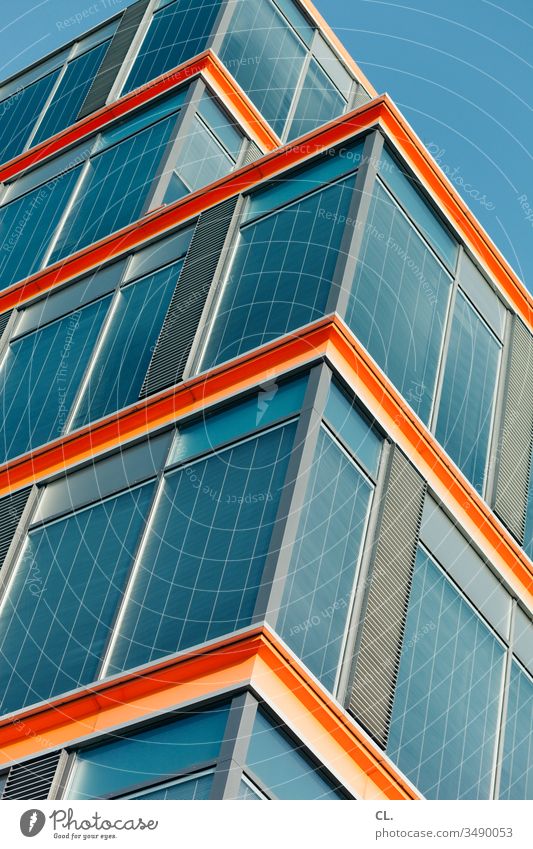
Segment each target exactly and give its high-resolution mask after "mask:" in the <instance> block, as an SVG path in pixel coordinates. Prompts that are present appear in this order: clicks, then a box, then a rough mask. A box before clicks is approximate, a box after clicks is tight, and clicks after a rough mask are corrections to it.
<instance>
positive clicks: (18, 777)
mask: <svg viewBox="0 0 533 849" xmlns="http://www.w3.org/2000/svg"><path fill="white" fill-rule="evenodd" d="M60 757H61V752H60V751H59V752H52V753H51V754H49V755H42V757H40V758H34V759H33V760H31V761H26V762H25V763H23V764H15V765H14V766H12V767H11V769H10V770H9V774H8V776H7V781H6V785H5V787H4V793H3V795H2V799H48V795H49V793H50V789H51V787H52V782H53V780H54V778H55V774H56V770H57V766H58V764H59V758H60Z"/></svg>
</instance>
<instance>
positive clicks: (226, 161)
mask: <svg viewBox="0 0 533 849" xmlns="http://www.w3.org/2000/svg"><path fill="white" fill-rule="evenodd" d="M234 167H235V162H234V160H233V159H232V158H231V157H230V156H229V155H228V154H227V153H226V151H225V150H224V148H223V147H222V146H221V145H220V144H219V143H218V142H217V141H216V139H215V138H214V136H213V135H212V134H211V133H210V132H209V130H208V129H207V127H206V126H205V124H204V123H203V121H201V120H200V119H199V118H198V116H196V117H195V118H194V121H193V125H192V128H191V130H190V132H189V133H188V134H187V137H186V138H185V139H184V143H183V147H182V148H181V149H180V152H179V157H178V162H177V164H176V166H175V169H176V175H177V177H178V179H177V180H176V179H173V180H171V182H170V184H169V187H168V189H167V191H166V194H165V196H164V198H163V203H172V202H173V201H175V200H179V199H180V198H181V197H183V196H184V195H185V194H187V192H194V191H196V190H197V189H199V188H201V187H202V186H206V185H207V184H208V183H214V181H215V180H218V179H219V178H220V177H224V176H225V175H226V174H229V172H230V171H231V170H232V169H233V168H234Z"/></svg>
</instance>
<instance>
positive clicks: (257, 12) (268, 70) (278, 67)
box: [220, 0, 307, 135]
mask: <svg viewBox="0 0 533 849" xmlns="http://www.w3.org/2000/svg"><path fill="white" fill-rule="evenodd" d="M306 52H307V51H306V49H305V47H304V45H303V44H302V43H301V41H300V39H299V38H298V37H297V36H296V34H295V32H294V30H293V29H292V28H291V27H290V26H289V24H288V22H287V21H286V20H285V18H284V17H283V16H282V15H281V14H280V12H279V11H278V9H277V8H276V6H275V5H274V4H273V3H269V2H261V3H257V2H255V0H241V2H239V3H236V4H235V12H234V14H233V18H232V20H231V22H230V24H229V25H228V32H227V34H226V37H225V39H224V42H223V44H222V49H221V52H220V57H221V59H222V61H223V62H224V64H225V65H226V67H227V69H228V70H229V71H230V73H231V74H232V75H233V76H234V77H235V79H236V80H237V82H238V83H239V85H241V86H242V88H243V89H244V91H245V92H246V94H248V95H249V97H250V99H251V100H252V101H253V103H254V104H255V105H256V106H257V108H258V109H259V111H260V112H261V114H262V115H263V117H264V118H266V120H267V121H268V123H269V124H270V126H271V127H272V129H273V130H274V131H275V132H276V133H277V134H278V135H281V134H282V133H283V128H284V126H285V120H286V118H287V115H288V113H289V109H290V106H291V103H292V99H293V97H294V93H295V91H296V86H297V84H298V78H299V75H300V71H301V68H302V65H303V62H304V58H305V55H306Z"/></svg>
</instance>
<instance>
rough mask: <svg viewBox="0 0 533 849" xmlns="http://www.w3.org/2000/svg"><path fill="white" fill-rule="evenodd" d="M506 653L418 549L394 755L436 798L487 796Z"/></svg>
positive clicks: (394, 720)
mask: <svg viewBox="0 0 533 849" xmlns="http://www.w3.org/2000/svg"><path fill="white" fill-rule="evenodd" d="M503 664H504V650H503V648H502V645H501V644H500V643H499V641H498V640H497V639H496V637H495V636H494V634H493V633H492V631H490V630H489V628H488V627H487V626H486V625H485V624H484V622H483V621H482V619H481V618H480V617H479V616H478V615H477V614H476V613H475V612H474V610H473V608H471V607H470V605H469V604H468V603H467V602H466V601H465V600H464V599H463V598H462V596H460V595H459V593H458V592H457V590H456V589H455V588H454V587H453V586H452V584H451V583H450V582H449V581H448V579H447V578H446V577H445V576H444V574H443V573H442V572H441V570H440V569H439V568H438V567H437V566H436V564H435V563H434V562H433V561H432V560H431V558H430V557H429V556H428V555H427V554H425V552H424V551H423V550H421V549H419V551H418V554H417V559H416V567H415V572H414V576H413V583H412V587H411V596H410V599H409V608H408V614H407V622H406V627H405V633H404V638H403V647H402V654H401V662H400V669H399V673H398V680H397V685H396V695H395V699H394V705H393V713H392V721H391V728H390V734H389V742H388V746H387V754H388V755H389V756H390V757H391V758H392V760H393V761H395V762H396V763H397V764H398V765H399V767H400V769H401V770H403V772H405V774H406V775H407V776H408V778H410V779H411V781H412V782H413V783H414V784H415V785H416V787H418V788H419V790H420V791H421V792H422V793H423V794H424V795H425V796H426V797H427V798H429V799H488V798H489V795H490V792H491V781H492V770H493V766H494V751H495V745H496V737H497V725H498V713H499V707H500V696H501V690H502V673H503Z"/></svg>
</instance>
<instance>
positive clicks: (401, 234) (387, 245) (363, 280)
mask: <svg viewBox="0 0 533 849" xmlns="http://www.w3.org/2000/svg"><path fill="white" fill-rule="evenodd" d="M450 291H451V279H450V278H449V277H448V275H447V274H446V272H445V271H444V269H443V268H442V266H441V265H440V263H439V262H438V261H437V260H436V259H435V257H434V256H433V254H432V253H431V251H430V250H428V248H427V247H426V246H425V244H424V242H423V240H422V239H421V238H420V236H419V235H418V233H417V232H416V231H415V229H414V228H413V227H412V226H411V224H410V223H409V222H408V220H407V219H406V218H405V216H404V215H403V214H402V213H401V212H400V210H399V209H398V207H397V205H396V203H395V202H394V201H393V200H392V198H391V197H390V195H389V194H388V193H387V192H386V191H385V190H384V189H383V188H382V187H381V186H380V185H379V184H376V185H375V187H374V195H373V198H372V201H371V204H370V210H369V213H368V218H367V222H366V225H365V235H364V240H363V245H362V248H361V253H360V256H359V262H358V267H357V271H356V275H355V279H354V283H353V287H352V291H351V293H350V300H349V304H348V309H347V312H346V323H347V324H348V326H349V327H350V328H351V329H352V330H353V332H354V333H355V334H356V336H357V337H358V338H359V339H360V341H361V342H362V343H363V345H364V346H365V347H366V348H367V349H368V351H369V352H370V354H371V355H372V356H373V357H374V359H375V360H376V362H377V363H378V365H379V366H381V368H382V369H383V371H384V372H385V373H386V374H387V376H388V377H389V378H390V379H391V381H392V382H393V383H394V385H395V386H396V387H397V388H398V389H399V390H400V391H401V392H402V394H403V395H404V397H405V398H406V399H407V401H408V402H409V403H410V405H411V406H412V407H413V409H414V410H415V412H417V413H418V415H419V416H420V418H421V419H422V420H423V421H424V422H426V423H427V422H428V420H429V416H430V412H431V406H432V403H433V397H434V393H435V383H436V379H437V367H438V363H439V357H440V351H441V345H442V338H443V334H444V322H445V318H446V312H447V308H448V301H449V297H450Z"/></svg>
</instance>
